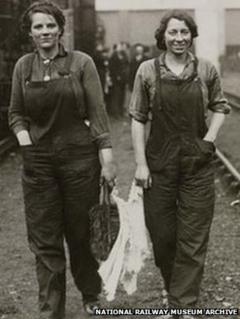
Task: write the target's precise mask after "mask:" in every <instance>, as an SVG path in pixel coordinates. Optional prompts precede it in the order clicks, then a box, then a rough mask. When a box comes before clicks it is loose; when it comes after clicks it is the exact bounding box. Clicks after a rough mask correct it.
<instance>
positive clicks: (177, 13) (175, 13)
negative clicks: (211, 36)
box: [155, 10, 198, 50]
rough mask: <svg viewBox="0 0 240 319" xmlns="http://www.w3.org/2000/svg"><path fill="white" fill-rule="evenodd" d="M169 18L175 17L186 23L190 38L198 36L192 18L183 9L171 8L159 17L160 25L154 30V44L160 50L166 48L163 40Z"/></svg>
mask: <svg viewBox="0 0 240 319" xmlns="http://www.w3.org/2000/svg"><path fill="white" fill-rule="evenodd" d="M171 19H177V20H180V21H184V22H185V23H186V25H187V26H188V28H189V30H190V32H191V36H192V40H193V39H194V38H196V37H197V36H198V28H197V25H196V23H195V21H194V20H193V18H192V17H191V16H190V15H189V14H188V13H187V12H186V11H184V10H171V11H168V12H167V13H166V14H165V15H164V16H163V17H162V19H161V21H160V25H159V27H158V28H157V30H156V31H155V39H156V45H157V47H158V48H159V49H160V50H166V49H167V48H166V45H165V41H164V33H165V31H166V29H167V26H168V22H169V21H170V20H171Z"/></svg>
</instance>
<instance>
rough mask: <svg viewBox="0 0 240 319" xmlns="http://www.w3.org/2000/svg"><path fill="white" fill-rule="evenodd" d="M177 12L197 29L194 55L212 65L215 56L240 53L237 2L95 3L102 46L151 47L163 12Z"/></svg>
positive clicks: (139, 0)
mask: <svg viewBox="0 0 240 319" xmlns="http://www.w3.org/2000/svg"><path fill="white" fill-rule="evenodd" d="M174 8H181V9H185V10H187V11H188V12H189V13H190V14H192V15H193V16H194V17H195V18H196V20H197V23H198V25H199V33H200V36H199V38H198V39H197V41H196V47H197V53H198V55H200V56H204V57H207V58H209V59H211V60H213V62H215V63H216V64H217V63H218V59H219V56H222V55H224V54H225V53H227V54H232V53H234V52H238V51H239V49H240V32H239V30H240V1H239V0H210V1H207V0H131V1H128V0H114V1H112V0H96V10H97V17H98V21H99V22H98V23H99V24H102V25H103V26H104V28H105V30H106V36H105V40H106V46H108V47H112V45H113V44H114V43H118V42H119V41H126V42H129V43H130V44H134V43H137V42H142V43H144V44H146V45H154V44H155V43H154V37H153V33H154V30H155V29H156V28H157V26H158V24H159V20H160V19H161V17H162V15H163V14H164V12H165V11H166V10H168V9H174Z"/></svg>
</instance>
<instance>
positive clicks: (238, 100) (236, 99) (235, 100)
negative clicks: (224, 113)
mask: <svg viewBox="0 0 240 319" xmlns="http://www.w3.org/2000/svg"><path fill="white" fill-rule="evenodd" d="M224 95H225V96H226V98H227V99H228V101H229V104H230V105H231V106H232V107H233V108H234V109H235V110H238V111H240V96H238V95H236V94H234V93H230V92H227V91H224Z"/></svg>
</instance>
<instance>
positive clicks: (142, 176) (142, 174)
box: [135, 164, 152, 189]
mask: <svg viewBox="0 0 240 319" xmlns="http://www.w3.org/2000/svg"><path fill="white" fill-rule="evenodd" d="M135 181H136V185H137V186H140V187H143V188H146V189H147V188H150V187H151V186H152V178H151V175H150V171H149V168H148V166H147V165H145V164H140V165H137V169H136V173H135Z"/></svg>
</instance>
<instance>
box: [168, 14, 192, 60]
mask: <svg viewBox="0 0 240 319" xmlns="http://www.w3.org/2000/svg"><path fill="white" fill-rule="evenodd" d="M164 40H165V45H166V48H167V51H169V52H172V53H173V54H175V55H182V54H183V53H185V52H186V51H187V50H188V48H189V47H190V46H191V44H192V35H191V31H190V30H189V28H188V26H187V25H186V23H185V21H181V20H178V19H175V18H172V19H170V20H169V22H168V25H167V28H166V30H165V33H164Z"/></svg>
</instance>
